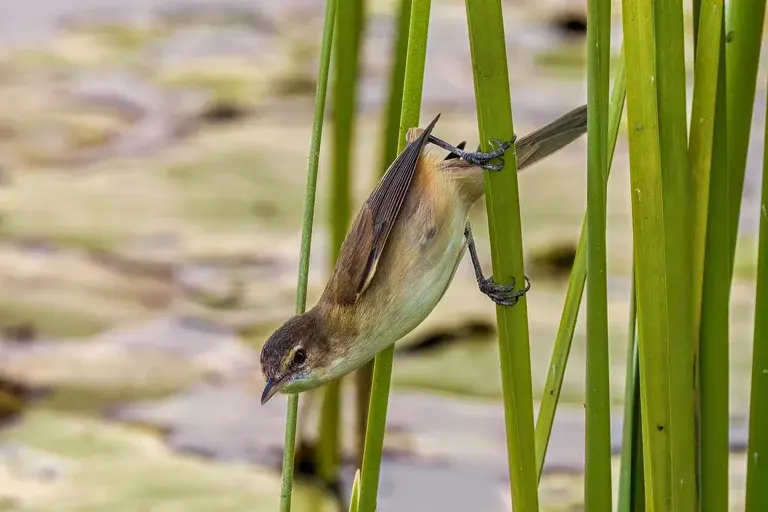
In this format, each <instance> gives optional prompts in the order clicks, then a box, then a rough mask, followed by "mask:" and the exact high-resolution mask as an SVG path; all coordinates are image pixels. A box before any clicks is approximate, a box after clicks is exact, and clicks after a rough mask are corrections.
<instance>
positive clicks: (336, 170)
mask: <svg viewBox="0 0 768 512" xmlns="http://www.w3.org/2000/svg"><path fill="white" fill-rule="evenodd" d="M364 5H365V2H364V0H346V1H344V2H342V3H341V6H340V7H339V9H338V10H337V12H336V18H337V20H336V22H337V23H338V27H339V28H338V30H337V33H336V38H335V39H336V40H335V42H334V45H333V46H334V80H333V107H334V112H333V158H332V172H331V195H330V198H329V204H330V208H329V211H330V215H331V218H330V224H331V245H330V249H331V260H330V261H331V264H335V263H336V259H337V258H338V255H339V250H340V249H341V244H342V242H344V237H345V236H346V234H347V229H348V228H349V223H350V219H351V216H352V208H351V204H352V149H353V148H354V139H355V107H356V101H357V83H358V80H357V77H358V74H359V73H358V72H359V70H360V48H361V41H362V32H363V25H364V19H365V13H364ZM341 382H342V380H341V379H337V380H334V381H331V382H329V383H328V384H327V385H326V386H325V388H324V390H323V391H324V393H323V402H322V407H321V409H320V436H319V446H318V473H319V475H320V478H321V479H322V480H323V481H324V482H326V483H327V484H333V483H335V482H336V481H337V480H338V472H339V457H340V451H341V448H340V447H341Z"/></svg>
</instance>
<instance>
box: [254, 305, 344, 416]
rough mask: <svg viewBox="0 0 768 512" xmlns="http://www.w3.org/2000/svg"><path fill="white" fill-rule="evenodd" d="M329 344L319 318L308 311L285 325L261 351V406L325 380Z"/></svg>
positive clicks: (310, 387) (312, 386)
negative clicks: (282, 395)
mask: <svg viewBox="0 0 768 512" xmlns="http://www.w3.org/2000/svg"><path fill="white" fill-rule="evenodd" d="M329 352H330V351H329V350H328V341H327V338H326V336H325V332H324V329H323V322H322V319H321V318H320V316H319V315H317V314H315V313H314V312H313V311H309V312H307V313H304V314H302V315H296V316H294V317H292V318H290V319H289V320H288V321H287V322H285V323H284V324H283V325H282V326H281V327H280V328H279V329H277V330H276V331H275V332H274V333H273V334H272V335H271V336H270V337H269V339H267V341H266V343H265V344H264V347H263V348H262V349H261V371H262V373H263V374H264V378H265V380H266V385H265V386H264V392H263V393H262V395H261V404H262V405H264V404H265V403H267V401H268V400H269V399H270V398H272V397H273V396H274V395H275V393H277V392H282V393H298V392H301V391H306V390H308V389H312V388H316V387H318V386H320V385H322V384H324V383H325V382H326V381H327V380H330V379H329V378H327V375H326V374H327V372H326V369H327V367H328V361H327V359H328V355H329Z"/></svg>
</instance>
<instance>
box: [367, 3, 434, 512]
mask: <svg viewBox="0 0 768 512" xmlns="http://www.w3.org/2000/svg"><path fill="white" fill-rule="evenodd" d="M430 8H431V1H430V0H413V6H412V8H411V21H410V24H409V31H408V52H407V56H406V64H405V83H404V86H403V105H402V113H401V115H400V130H399V141H398V144H399V150H400V151H402V150H403V149H404V148H405V145H406V139H405V134H406V132H407V130H408V129H409V128H412V127H415V126H418V125H419V116H420V112H421V96H422V90H423V85H424V67H425V65H426V59H427V37H428V35H429V13H430ZM394 358H395V347H394V345H393V346H391V347H389V348H387V349H384V350H383V351H381V352H380V353H379V354H378V355H377V356H376V359H375V362H374V367H373V385H372V387H371V402H370V407H369V410H368V427H367V429H366V432H365V449H364V450H363V463H362V474H361V481H360V482H361V485H360V499H359V504H360V505H359V510H361V511H362V512H373V511H375V510H376V501H377V495H378V490H379V472H380V469H381V457H382V453H383V449H384V434H385V430H386V425H387V408H388V406H389V390H390V384H391V381H392V365H393V362H394Z"/></svg>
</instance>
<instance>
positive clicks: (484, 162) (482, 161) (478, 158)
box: [459, 136, 517, 171]
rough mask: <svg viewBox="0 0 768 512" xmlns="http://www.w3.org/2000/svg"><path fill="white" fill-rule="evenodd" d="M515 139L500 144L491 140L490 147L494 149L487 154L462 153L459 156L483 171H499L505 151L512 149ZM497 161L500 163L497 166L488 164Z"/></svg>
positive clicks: (479, 152) (497, 140)
mask: <svg viewBox="0 0 768 512" xmlns="http://www.w3.org/2000/svg"><path fill="white" fill-rule="evenodd" d="M516 139H517V137H516V136H514V137H512V140H510V141H507V142H501V141H500V140H499V139H491V140H490V142H491V145H492V146H494V149H493V150H491V151H488V152H487V153H484V152H481V151H476V152H474V153H471V152H467V151H462V154H460V155H459V156H460V157H461V158H462V159H464V160H466V161H467V162H469V163H471V164H474V165H476V166H478V167H481V168H483V169H487V170H489V171H500V170H502V169H503V168H504V159H503V158H501V157H502V156H503V155H504V153H506V152H507V150H508V149H509V148H510V147H512V144H514V142H515V140H516ZM497 158H498V159H499V161H500V163H498V164H491V163H488V162H490V161H491V160H494V159H497Z"/></svg>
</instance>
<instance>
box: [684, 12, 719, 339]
mask: <svg viewBox="0 0 768 512" xmlns="http://www.w3.org/2000/svg"><path fill="white" fill-rule="evenodd" d="M700 13H701V14H700V16H699V20H700V21H699V23H700V27H699V31H698V32H699V33H700V34H701V36H702V37H701V39H697V40H696V48H697V50H696V63H695V67H694V81H693V106H692V109H691V119H692V120H693V122H692V123H691V135H690V140H689V146H688V158H689V160H690V166H691V177H692V185H693V194H692V196H693V201H694V205H695V216H694V222H693V228H694V229H693V260H692V261H693V292H694V300H693V309H694V311H693V314H694V332H695V333H696V335H697V336H698V331H699V321H700V313H701V293H702V282H703V279H704V254H705V252H706V251H705V249H706V239H707V210H708V205H709V203H708V198H709V180H710V170H711V166H712V143H713V136H714V131H715V104H716V100H717V80H718V78H717V77H718V70H719V68H720V46H721V44H720V43H721V41H720V35H721V32H722V28H723V0H704V1H703V9H701V10H700Z"/></svg>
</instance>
